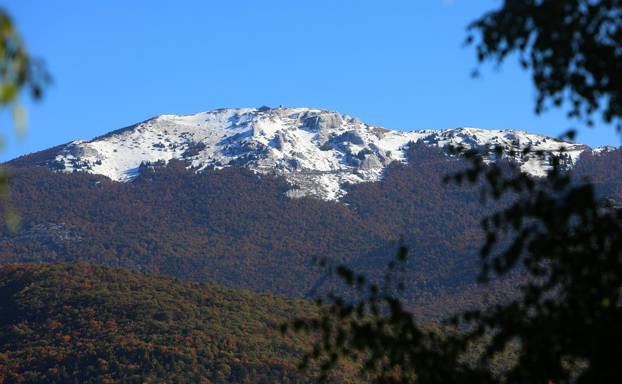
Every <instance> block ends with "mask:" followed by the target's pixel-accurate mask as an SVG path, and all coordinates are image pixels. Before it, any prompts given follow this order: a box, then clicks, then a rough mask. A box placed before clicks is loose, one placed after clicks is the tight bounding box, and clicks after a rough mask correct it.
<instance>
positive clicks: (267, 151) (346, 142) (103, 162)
mask: <svg viewBox="0 0 622 384" xmlns="http://www.w3.org/2000/svg"><path fill="white" fill-rule="evenodd" d="M414 143H423V144H425V145H428V146H436V147H441V148H447V147H448V146H449V145H464V146H466V147H469V148H473V149H484V150H487V149H490V148H491V147H493V146H496V145H501V146H503V147H504V148H506V149H514V150H517V153H520V151H521V150H522V149H524V148H525V147H527V146H531V147H532V148H533V149H534V150H541V151H543V152H544V153H545V154H546V156H545V158H544V159H538V158H536V157H523V155H516V156H515V157H514V158H513V160H515V161H517V162H519V164H520V165H521V169H522V170H523V171H525V172H527V173H530V174H532V175H534V176H543V175H544V174H545V173H546V170H547V168H548V167H549V164H548V161H549V157H550V154H552V153H560V151H561V150H562V148H563V151H564V152H565V154H566V156H567V157H568V164H569V165H572V164H574V163H575V162H576V160H577V159H578V157H579V156H580V154H581V153H583V152H585V151H591V150H592V149H591V148H590V147H589V146H587V145H583V144H576V143H571V142H565V141H561V140H559V139H555V138H551V137H548V136H544V135H539V134H531V133H527V132H525V131H517V130H483V129H478V128H468V127H465V128H454V129H444V130H415V131H394V130H389V129H386V128H383V127H381V126H377V125H372V124H366V123H363V122H361V121H360V120H359V119H358V118H354V117H351V116H349V115H347V114H344V115H342V114H339V113H338V112H334V111H328V110H321V109H313V108H268V107H261V108H222V109H216V110H213V111H208V112H200V113H197V114H192V115H159V116H156V117H153V118H150V119H147V120H145V121H142V122H140V123H137V124H134V125H130V126H128V127H125V128H121V129H118V130H114V131H111V132H109V133H107V134H104V135H101V136H98V137H96V138H94V139H91V140H88V141H84V140H76V141H72V142H70V143H68V144H66V145H63V146H59V147H55V148H58V150H57V151H51V153H50V156H49V157H47V159H44V160H43V161H40V163H41V162H42V163H44V164H45V165H47V166H48V167H50V168H52V169H54V170H56V171H59V172H74V171H78V172H88V173H93V174H101V175H104V176H106V177H109V178H110V179H112V180H115V181H125V182H126V181H131V180H133V179H135V178H136V177H137V176H138V173H139V172H140V168H141V166H154V165H165V164H167V163H168V162H169V161H171V160H184V161H186V162H187V163H188V167H191V168H193V169H195V170H196V171H197V172H201V171H203V170H205V169H220V168H224V167H230V166H241V167H244V168H247V169H250V170H251V171H253V172H255V173H259V174H274V175H279V176H284V177H285V179H286V180H287V181H288V182H289V184H290V185H291V189H289V190H288V191H287V192H286V195H287V196H289V197H302V196H314V197H318V198H320V199H323V200H339V199H341V198H342V197H343V196H344V195H345V194H346V193H347V192H346V191H347V187H346V186H347V185H348V184H358V183H361V182H370V181H378V180H380V179H381V178H382V177H383V174H384V171H385V169H386V167H387V166H388V165H389V164H390V163H392V162H395V161H397V162H406V161H407V159H406V155H405V154H406V151H407V149H408V147H409V146H411V145H412V144H414ZM598 150H599V149H596V151H598ZM16 160H17V159H16ZM22 160H23V159H22ZM487 160H489V161H492V160H494V159H493V157H492V155H491V156H489V157H488V158H487Z"/></svg>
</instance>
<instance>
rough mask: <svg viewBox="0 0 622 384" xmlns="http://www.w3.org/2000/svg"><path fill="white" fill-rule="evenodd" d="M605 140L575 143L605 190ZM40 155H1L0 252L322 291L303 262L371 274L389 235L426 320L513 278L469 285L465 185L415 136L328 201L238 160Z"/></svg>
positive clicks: (612, 184)
mask: <svg viewBox="0 0 622 384" xmlns="http://www.w3.org/2000/svg"><path fill="white" fill-rule="evenodd" d="M620 156H622V154H621V151H619V150H616V151H612V152H607V153H604V154H598V155H593V154H585V155H584V156H582V158H581V160H580V161H579V164H578V165H577V166H576V169H575V171H574V172H575V173H576V174H577V175H578V177H584V176H586V175H589V177H591V178H592V179H593V180H594V181H595V182H596V184H597V186H598V187H599V189H600V190H601V191H602V193H604V194H606V195H607V196H610V197H613V198H614V199H618V198H619V197H620V193H621V192H622V188H621V187H622V184H621V182H620V180H622V178H620V177H616V175H618V174H619V173H622V168H621V167H620V166H619V164H620V162H619V161H617V160H618V159H619V158H620ZM43 158H45V153H43V154H34V155H31V156H27V157H24V158H20V159H17V160H15V161H13V162H11V163H9V166H10V172H11V174H12V177H11V200H12V203H13V204H14V205H15V206H16V208H17V210H18V212H19V213H20V215H21V219H22V221H21V228H20V229H19V230H18V231H17V232H15V233H11V232H9V231H8V230H5V231H4V233H3V236H2V238H1V239H0V249H1V251H0V263H3V264H6V263H13V262H33V263H53V262H67V261H79V260H82V261H89V262H93V263H96V264H102V265H108V266H113V267H120V268H125V269H129V270H132V269H137V270H141V271H146V272H152V273H160V274H164V275H168V276H174V277H178V278H182V279H184V280H188V281H210V282H216V283H222V284H225V285H226V286H229V287H234V288H244V289H250V290H252V291H255V292H264V293H272V294H277V295H282V296H288V297H311V296H315V295H318V294H320V293H322V292H324V291H325V290H327V289H330V288H334V286H333V280H334V279H328V278H326V276H325V272H324V270H323V269H322V268H320V267H318V266H317V265H316V263H314V260H316V259H319V258H326V259H328V260H330V261H334V262H339V263H345V264H346V265H348V266H350V267H352V268H353V269H356V270H359V271H362V272H365V273H366V274H368V275H369V276H370V277H372V278H380V277H381V276H382V273H383V272H384V269H385V266H386V264H387V262H388V261H389V260H390V259H391V258H392V257H393V256H394V254H395V249H396V247H397V245H398V243H399V242H400V240H401V241H403V242H404V244H406V245H407V246H408V247H409V249H410V257H409V259H408V264H407V266H406V271H405V276H404V277H405V280H406V281H408V289H407V291H406V293H405V298H406V300H407V302H408V303H409V304H410V305H411V306H412V307H413V308H415V310H416V312H417V314H419V315H420V316H422V317H424V318H428V319H433V318H438V317H440V316H442V315H444V314H447V313H449V312H452V311H454V310H455V309H457V308H464V307H467V306H470V305H473V304H474V303H477V302H480V301H481V300H482V297H483V296H482V295H485V297H486V299H487V300H496V299H500V298H503V297H504V296H505V295H506V294H507V293H509V292H511V287H512V286H513V285H514V284H513V283H512V278H509V279H506V280H504V281H497V282H495V283H494V284H492V286H491V287H489V288H488V289H487V290H485V291H484V290H483V289H482V288H481V287H479V286H478V285H477V284H475V283H474V281H475V276H476V274H477V271H478V268H479V265H478V262H479V259H478V257H479V256H478V251H479V249H478V247H479V245H480V244H481V240H482V239H481V232H480V226H479V221H480V219H481V217H482V216H483V214H484V213H485V210H486V209H492V208H494V207H484V208H483V207H482V205H481V201H480V196H479V189H478V186H477V185H467V186H464V185H463V186H458V185H455V184H452V183H449V184H446V183H443V179H444V176H445V175H447V174H451V173H453V172H456V171H458V170H460V169H462V168H463V167H464V163H463V161H461V160H459V159H456V158H449V157H448V156H447V155H446V154H445V153H443V152H442V151H440V150H438V149H435V148H429V147H426V146H423V145H415V146H413V147H412V148H411V150H410V152H409V162H408V164H398V163H394V164H392V165H390V166H389V167H388V169H387V171H386V174H385V177H384V178H383V180H382V181H380V182H377V183H364V184H358V185H353V186H351V187H350V190H349V193H348V194H347V195H346V197H345V198H344V199H343V200H342V201H341V202H327V201H321V200H318V199H313V198H302V199H289V198H287V197H285V196H284V192H285V190H287V188H288V186H287V185H286V184H285V182H284V181H283V180H282V179H279V178H275V177H271V176H266V175H256V174H253V173H250V172H248V171H246V170H244V169H241V168H228V169H223V170H211V171H206V172H203V173H199V174H196V173H195V172H193V171H192V170H188V169H186V164H184V163H182V162H172V163H170V164H169V165H168V166H145V167H143V169H142V170H141V175H140V176H139V177H138V178H137V179H136V180H135V181H133V182H131V183H117V182H112V181H110V180H108V179H106V178H105V177H102V176H96V175H89V174H84V173H73V174H61V173H54V172H51V171H49V170H48V169H47V168H46V167H42V166H37V164H38V163H40V161H41V159H43Z"/></svg>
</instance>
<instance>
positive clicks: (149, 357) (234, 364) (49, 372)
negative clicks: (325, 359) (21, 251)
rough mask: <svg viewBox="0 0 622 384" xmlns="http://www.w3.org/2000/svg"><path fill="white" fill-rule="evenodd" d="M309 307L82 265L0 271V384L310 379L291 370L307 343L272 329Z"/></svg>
mask: <svg viewBox="0 0 622 384" xmlns="http://www.w3.org/2000/svg"><path fill="white" fill-rule="evenodd" d="M314 310H315V309H314V308H313V307H312V306H311V305H310V304H308V303H305V302H303V301H296V300H286V299H280V298H275V297H272V296H269V295H259V294H254V293H251V292H248V291H239V290H231V289H227V288H224V287H222V286H218V285H213V284H206V283H186V282H180V281H178V280H176V279H175V280H174V279H172V278H164V277H158V276H153V275H145V274H142V273H139V272H136V271H124V270H120V269H112V268H108V267H102V266H94V265H91V264H86V263H72V264H55V265H39V266H35V265H23V264H11V265H6V266H3V267H1V268H0V319H1V320H0V324H1V327H0V383H40V382H45V383H113V382H125V383H161V382H167V383H182V382H183V383H190V382H193V383H275V382H279V383H303V382H310V381H311V380H312V375H313V373H312V371H311V372H308V373H307V374H308V375H303V374H301V373H298V372H297V371H296V364H297V362H298V359H299V357H300V355H301V353H302V352H303V351H304V348H305V346H306V345H308V340H307V339H305V338H304V337H302V336H299V335H293V336H287V337H286V336H283V335H282V334H281V332H280V324H281V323H283V322H284V321H287V320H289V319H292V318H293V317H294V316H305V315H309V314H310V313H312V311H314ZM341 372H345V371H344V370H342V371H341ZM309 375H310V376H309ZM335 379H336V380H339V381H340V382H349V379H348V377H347V376H335Z"/></svg>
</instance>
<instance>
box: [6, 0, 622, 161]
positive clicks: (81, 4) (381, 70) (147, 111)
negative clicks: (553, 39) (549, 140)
mask: <svg viewBox="0 0 622 384" xmlns="http://www.w3.org/2000/svg"><path fill="white" fill-rule="evenodd" d="M499 4H500V2H499V1H495V0H453V1H451V0H416V1H412V0H404V1H378V0H376V1H362V0H352V1H347V0H339V1H337V0H328V1H324V0H314V1H292V0H283V1H271V0H263V1H237V0H227V1H183V0H177V1H155V0H151V1H128V0H124V1H111V0H109V1H98V2H95V1H78V0H76V1H62V0H57V1H47V0H40V1H35V0H12V1H8V2H5V4H4V5H5V8H6V9H7V10H8V11H9V12H10V13H11V14H12V15H13V17H14V18H15V20H16V23H17V26H18V28H19V29H20V30H21V31H22V34H23V35H24V38H25V40H26V42H27V44H28V46H29V48H30V51H31V52H32V53H33V54H36V55H38V56H40V57H42V58H44V59H45V60H46V62H47V64H48V67H49V70H50V72H51V73H52V75H53V77H54V84H53V85H52V87H51V88H50V89H49V90H48V93H47V95H46V97H45V99H44V101H43V102H42V103H37V104H34V105H31V104H30V103H27V105H28V107H29V112H30V124H29V131H28V134H27V135H26V137H25V138H23V139H22V140H17V139H16V138H15V136H14V135H9V136H11V137H10V139H11V140H9V143H8V146H7V147H5V149H4V150H3V151H2V152H0V160H7V159H9V158H12V157H15V156H17V155H20V154H24V153H27V152H33V151H36V150H40V149H44V148H47V147H50V146H53V145H56V144H61V143H64V142H67V141H70V140H73V139H77V138H84V139H88V138H91V137H94V136H97V135H100V134H102V133H105V132H108V131H110V130H113V129H116V128H120V127H124V126H127V125H130V124H133V123H135V122H138V121H142V120H144V119H147V118H149V117H151V116H154V115H158V114H163V113H174V114H187V113H194V112H199V111H205V110H210V109H214V108H219V107H240V106H261V105H269V106H278V105H281V104H282V105H284V106H312V107H319V108H326V109H331V110H337V111H339V112H342V113H348V114H350V115H353V116H358V117H360V118H361V119H362V120H363V121H365V122H369V123H373V124H378V125H382V126H385V127H387V128H391V129H401V130H411V129H424V128H453V127H459V126H473V127H481V128H490V129H506V128H511V129H524V130H528V131H532V132H538V133H545V134H549V135H558V134H559V133H561V132H562V131H564V130H565V129H566V128H568V127H569V126H570V125H571V123H570V122H569V121H567V120H566V119H565V117H564V115H563V113H561V112H552V113H547V114H546V115H544V116H541V117H537V116H535V115H534V113H533V100H534V94H535V93H534V90H533V87H532V85H531V82H530V78H529V77H528V75H527V74H526V73H524V72H522V71H521V70H520V69H518V67H517V65H515V63H514V62H512V63H508V64H507V65H505V66H504V67H503V68H502V69H501V70H500V71H497V70H495V69H494V68H491V67H490V66H487V67H484V70H483V78H480V79H472V78H471V77H470V76H469V73H470V71H471V70H472V69H473V68H474V67H475V64H476V63H475V58H474V52H473V49H472V48H464V47H463V46H462V42H463V41H464V38H465V35H466V33H465V27H466V25H467V24H468V22H469V21H471V20H473V19H474V18H476V17H477V16H478V15H480V14H482V13H483V12H484V11H486V10H490V9H493V8H494V7H496V6H498V5H499ZM2 119H3V120H2V123H3V125H4V127H5V129H4V132H6V127H7V124H8V120H7V118H6V116H2ZM578 141H580V142H585V143H587V144H590V145H601V144H614V145H618V144H619V138H618V136H617V135H616V134H615V133H614V132H613V130H612V128H610V127H607V126H600V127H599V128H598V129H592V130H583V133H582V134H581V135H580V136H579V138H578Z"/></svg>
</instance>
